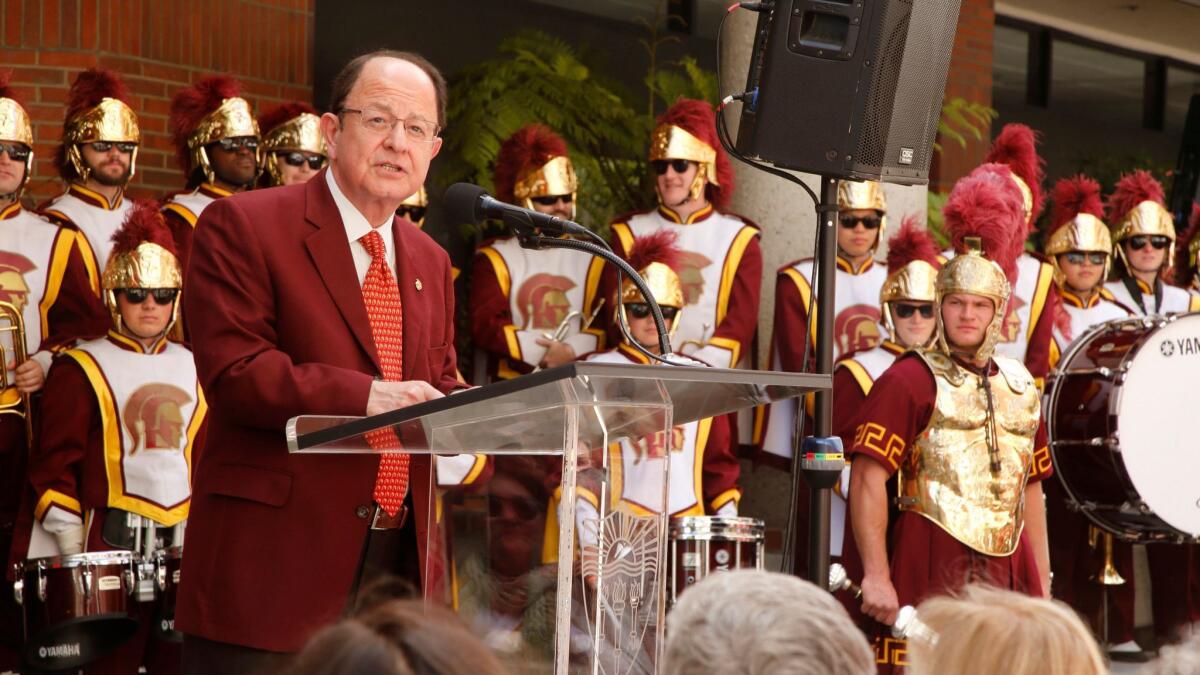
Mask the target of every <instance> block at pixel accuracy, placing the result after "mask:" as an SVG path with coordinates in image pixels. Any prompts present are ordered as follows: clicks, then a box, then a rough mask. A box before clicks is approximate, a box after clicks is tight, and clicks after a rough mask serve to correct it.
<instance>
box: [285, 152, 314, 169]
mask: <svg viewBox="0 0 1200 675" xmlns="http://www.w3.org/2000/svg"><path fill="white" fill-rule="evenodd" d="M278 155H279V157H280V159H282V160H283V162H284V163H285V164H287V165H288V166H295V167H301V166H304V164H305V162H307V163H308V168H310V169H312V170H313V171H320V170H321V167H323V166H325V158H324V157H322V156H320V155H311V156H310V155H306V154H304V153H303V152H280V153H278Z"/></svg>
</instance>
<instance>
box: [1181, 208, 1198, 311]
mask: <svg viewBox="0 0 1200 675" xmlns="http://www.w3.org/2000/svg"><path fill="white" fill-rule="evenodd" d="M1178 244H1179V245H1178V246H1176V247H1175V283H1176V284H1181V285H1182V286H1183V287H1184V288H1187V290H1188V291H1189V292H1190V293H1192V295H1197V294H1200V266H1198V265H1197V262H1196V260H1197V254H1200V202H1196V203H1194V204H1192V215H1191V216H1190V217H1189V218H1188V229H1186V230H1184V232H1183V234H1181V235H1180V236H1179V242H1178Z"/></svg>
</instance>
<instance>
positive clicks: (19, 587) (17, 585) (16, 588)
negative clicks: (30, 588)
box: [13, 579, 25, 605]
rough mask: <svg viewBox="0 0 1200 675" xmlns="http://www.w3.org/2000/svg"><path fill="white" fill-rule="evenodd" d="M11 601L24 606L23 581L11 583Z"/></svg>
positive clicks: (18, 580)
mask: <svg viewBox="0 0 1200 675" xmlns="http://www.w3.org/2000/svg"><path fill="white" fill-rule="evenodd" d="M13 599H14V600H16V601H17V604H18V605H24V604H25V580H24V579H17V580H16V581H14V582H13Z"/></svg>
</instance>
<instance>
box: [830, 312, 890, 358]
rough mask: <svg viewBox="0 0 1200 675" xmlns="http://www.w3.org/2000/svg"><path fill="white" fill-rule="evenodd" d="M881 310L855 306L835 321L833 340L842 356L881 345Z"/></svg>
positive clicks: (839, 315) (838, 316) (842, 313)
mask: <svg viewBox="0 0 1200 675" xmlns="http://www.w3.org/2000/svg"><path fill="white" fill-rule="evenodd" d="M880 337H881V336H880V335H879V308H878V307H873V306H871V305H854V306H852V307H847V308H846V309H843V310H842V311H841V313H840V314H838V315H837V317H836V318H835V319H834V320H833V339H834V340H835V341H837V346H838V349H840V350H841V352H839V353H841V354H849V353H850V352H856V351H859V350H861V349H870V348H872V347H874V346H875V345H877V344H879V340H880Z"/></svg>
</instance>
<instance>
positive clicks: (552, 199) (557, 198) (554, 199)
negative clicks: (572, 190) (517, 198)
mask: <svg viewBox="0 0 1200 675" xmlns="http://www.w3.org/2000/svg"><path fill="white" fill-rule="evenodd" d="M529 201H531V202H533V203H534V204H541V205H542V206H554V205H555V204H557V203H559V202H562V203H564V204H570V203H571V202H573V201H575V196H574V195H546V196H545V197H530V198H529Z"/></svg>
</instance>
